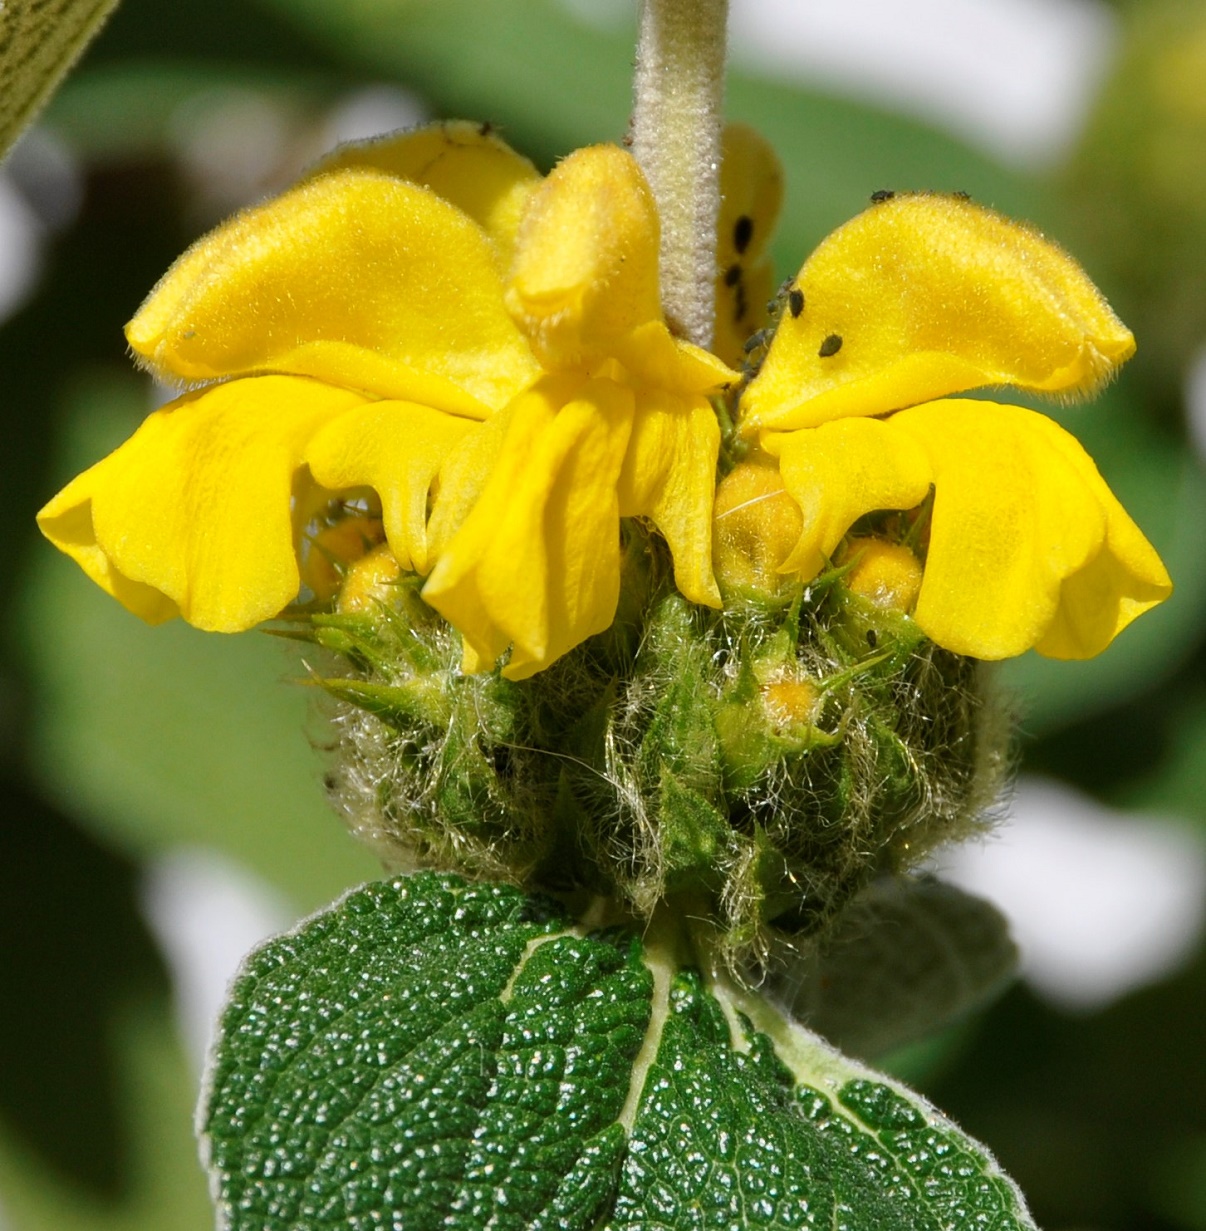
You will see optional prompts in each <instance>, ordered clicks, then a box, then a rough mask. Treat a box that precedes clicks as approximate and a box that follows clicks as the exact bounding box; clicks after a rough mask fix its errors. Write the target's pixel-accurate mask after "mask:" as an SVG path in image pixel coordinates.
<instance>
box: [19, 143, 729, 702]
mask: <svg viewBox="0 0 1206 1231" xmlns="http://www.w3.org/2000/svg"><path fill="white" fill-rule="evenodd" d="M657 253H658V219H657V213H656V209H655V207H654V203H653V200H652V196H651V194H650V192H649V189H648V186H647V185H646V183H645V181H644V178H643V177H642V175H641V173H640V171H639V170H638V168H637V166H636V164H635V162H634V161H633V159H632V158H631V156H630V155H628V154H626V153H624V152H623V151H621V150H619V149H616V148H614V147H607V146H601V147H595V148H591V149H586V150H580V151H578V152H577V153H576V154H574V155H571V156H570V157H569V158H567V159H566V160H565V161H564V162H563V163H562V164H561V165H560V166H559V167H558V168H557V169H556V170H555V171H554V172H553V173H552V174H551V175H550V176H549V177H548V178H547V179H545V180H543V181H542V180H541V178H540V177H539V176H538V175H537V173H536V171H535V170H534V169H533V168H532V166H531V164H530V163H528V162H527V161H526V160H525V159H523V158H521V157H519V156H518V155H517V154H515V153H514V152H513V151H511V150H510V149H509V148H508V147H507V146H505V145H504V144H503V143H502V142H501V141H499V140H498V139H497V138H496V137H495V136H493V135H492V134H491V133H490V132H489V131H488V130H486V129H485V128H479V127H477V126H475V125H470V124H465V123H455V124H446V125H437V126H433V127H431V128H427V129H422V130H419V131H417V132H413V133H407V134H403V135H401V136H395V137H391V138H386V139H382V140H380V141H377V142H373V143H369V144H367V145H362V146H356V147H348V148H346V149H344V150H341V151H338V152H337V153H336V154H335V155H334V156H332V157H331V158H330V159H328V160H327V161H326V162H325V163H323V164H322V165H320V166H319V167H318V168H317V169H316V171H315V172H314V173H313V174H311V175H310V176H308V177H307V178H306V179H305V180H304V181H302V182H301V183H300V184H298V185H297V186H295V187H294V188H293V189H291V190H290V191H288V192H286V193H285V194H283V195H282V196H280V197H278V198H276V199H275V200H273V201H270V202H269V203H267V204H266V205H262V206H259V207H256V208H253V209H249V210H247V211H246V212H244V213H243V214H240V215H239V216H237V217H236V218H234V219H232V220H231V221H229V222H227V223H226V224H224V225H223V226H221V227H219V228H218V229H217V230H216V231H214V232H213V233H212V234H210V235H208V236H206V237H205V238H203V239H202V240H200V241H199V242H198V243H197V244H195V245H194V246H193V247H192V248H191V249H189V251H188V252H186V253H185V254H184V256H183V257H181V258H180V260H179V261H177V262H176V264H175V265H174V266H173V267H172V268H171V269H170V270H169V271H168V273H167V274H166V275H165V277H164V278H163V279H162V281H161V282H160V283H159V284H158V286H156V287H155V288H154V290H153V291H152V292H151V295H150V297H149V298H148V299H147V301H146V302H145V303H144V304H143V306H142V307H141V309H140V310H139V312H138V314H137V315H136V316H135V317H134V319H133V320H132V321H131V322H130V324H129V326H128V327H127V331H126V335H127V338H128V339H129V342H130V345H131V347H132V348H133V350H134V352H135V354H136V355H137V356H138V357H139V358H140V359H141V360H142V361H143V362H144V363H145V364H146V366H147V367H148V368H150V369H151V370H152V371H153V372H154V373H155V374H156V375H158V376H160V377H161V378H162V379H165V380H168V381H175V382H177V383H182V384H186V385H194V386H196V385H201V386H202V387H201V388H199V389H195V390H194V391H193V392H189V393H186V394H185V395H184V396H182V397H180V398H178V399H177V400H176V401H174V402H172V403H171V404H170V405H168V406H165V407H163V408H162V409H160V410H157V411H156V412H154V413H153V414H152V415H151V416H150V417H149V418H148V419H147V420H146V422H145V423H144V424H143V425H142V427H141V428H139V430H138V431H137V432H136V433H135V435H134V436H133V437H132V438H131V439H130V440H129V441H127V442H126V443H125V444H124V445H123V446H121V447H120V448H119V449H118V450H117V451H116V452H114V453H113V454H111V455H110V456H109V457H108V458H106V459H104V460H103V461H101V462H100V463H98V464H97V465H95V466H93V467H92V468H91V469H90V470H88V471H86V472H85V473H84V474H82V475H80V476H79V477H78V478H77V479H75V480H74V481H73V482H72V483H71V484H69V485H68V486H67V487H66V488H65V489H64V490H63V491H62V492H60V493H59V494H58V495H57V496H56V497H55V498H54V499H53V500H51V501H50V503H49V504H48V505H47V506H46V507H45V508H44V509H43V510H42V512H41V514H40V515H39V524H40V525H41V527H42V530H43V532H44V533H45V534H46V535H47V536H48V537H49V538H50V539H51V540H52V541H53V542H54V543H55V544H56V545H57V546H59V547H60V548H61V549H62V550H64V551H65V552H67V553H68V554H69V555H71V556H72V557H73V558H74V559H75V560H76V561H77V562H78V563H79V564H80V565H81V566H82V567H83V569H84V570H85V572H86V573H87V574H88V575H89V576H90V577H91V578H92V579H93V580H94V581H96V582H97V583H98V584H100V585H101V586H102V587H103V588H104V589H105V590H107V591H108V592H109V593H110V594H112V595H113V596H115V597H116V598H118V599H119V600H120V601H121V602H122V603H123V604H125V606H127V607H128V608H130V609H131V610H132V611H134V612H136V613H137V614H138V615H140V616H142V617H143V618H144V619H147V620H149V621H152V622H156V621H160V620H164V619H168V618H170V617H172V616H174V615H177V614H179V615H183V617H184V618H185V619H186V620H188V621H189V622H190V623H192V624H195V625H197V626H198V627H201V628H206V629H213V630H219V631H236V630H240V629H246V628H249V627H251V626H252V625H254V624H256V623H258V622H259V621H261V620H264V619H267V618H270V617H272V616H275V615H277V614H279V613H280V612H281V611H282V610H283V609H285V608H286V607H287V606H288V605H289V604H290V603H291V602H293V601H294V599H295V598H296V597H297V595H298V591H299V586H300V584H301V573H300V571H299V552H303V550H304V543H303V540H304V534H305V529H306V528H305V526H304V525H302V524H300V518H299V515H298V513H297V510H298V509H312V508H314V507H315V503H316V496H321V495H322V493H323V491H324V490H326V491H329V492H330V493H331V495H332V496H335V495H336V494H337V493H339V492H341V491H345V490H347V489H356V488H361V489H363V488H370V489H372V490H373V491H374V492H375V493H376V496H377V498H378V499H379V501H380V508H381V517H382V521H383V524H384V533H385V537H386V540H387V541H388V544H389V547H390V550H391V551H392V552H393V555H394V556H395V557H396V559H397V561H398V562H399V564H400V565H401V566H402V567H403V568H407V569H413V570H415V571H416V572H419V573H421V574H428V573H430V577H429V579H428V582H427V584H426V587H425V589H424V597H425V598H426V599H427V600H428V601H429V602H430V603H431V604H432V605H433V606H434V607H436V608H437V609H438V610H439V611H441V612H442V613H443V614H444V615H445V616H446V617H447V618H448V619H449V620H450V621H451V622H452V623H453V624H454V625H455V626H456V627H457V628H458V629H460V631H461V632H462V634H463V637H464V640H465V645H466V666H467V667H470V668H474V667H478V666H486V667H489V666H491V665H493V663H494V661H495V660H496V659H497V658H498V657H499V656H500V655H502V654H503V653H504V652H505V651H506V650H507V649H508V647H510V650H511V656H510V660H509V663H508V665H507V666H506V668H505V673H506V674H508V675H510V676H512V677H513V678H522V677H523V676H525V675H529V674H531V673H532V672H534V671H537V670H539V669H540V668H541V667H543V666H546V665H547V664H548V663H550V662H552V661H554V660H555V659H556V658H557V657H558V656H560V655H561V654H564V653H565V652H566V651H567V650H568V649H570V648H571V647H572V646H573V645H575V644H577V643H578V642H580V641H582V640H583V639H584V638H586V637H588V636H590V635H591V634H592V633H595V632H597V631H599V630H601V629H603V628H606V627H607V626H608V625H609V624H610V622H611V620H612V617H613V615H614V611H615V606H616V600H617V592H618V585H619V530H618V519H619V518H621V517H643V518H648V519H649V520H650V521H652V522H653V523H654V524H655V525H656V526H657V527H658V529H659V530H660V531H661V533H662V534H663V535H664V536H665V538H666V540H667V542H668V543H669V546H670V549H671V552H672V554H673V557H674V565H675V576H676V580H677V583H678V585H679V587H680V589H681V590H682V592H683V593H684V594H685V595H686V596H687V597H688V598H690V599H692V600H693V601H695V602H699V603H707V604H712V605H717V604H718V603H719V594H718V592H717V590H716V586H715V582H714V580H713V578H712V568H711V538H710V529H709V520H710V510H711V502H712V497H713V490H714V484H715V464H716V455H717V450H718V447H719V429H718V427H717V424H716V420H715V416H714V414H713V411H712V409H711V406H710V404H709V401H708V398H709V396H711V395H713V394H715V393H717V392H719V391H720V390H721V389H722V388H723V387H724V386H725V385H726V384H727V383H729V382H730V381H731V380H732V379H734V373H732V372H731V371H730V370H729V369H728V368H727V367H726V366H725V365H724V364H723V363H721V362H720V361H719V360H718V359H716V358H714V357H713V356H711V355H708V354H707V353H705V352H703V351H700V350H698V349H697V348H694V347H692V346H689V345H687V344H685V343H682V342H679V341H677V340H676V339H674V338H672V337H671V336H670V334H669V331H668V330H667V328H666V326H665V324H664V322H663V320H662V315H661V308H660V300H659V292H658V281H657ZM359 537H360V541H362V542H363V541H365V540H364V536H363V535H361V536H359ZM332 541H334V540H332ZM327 571H328V572H329V568H328V570H327Z"/></svg>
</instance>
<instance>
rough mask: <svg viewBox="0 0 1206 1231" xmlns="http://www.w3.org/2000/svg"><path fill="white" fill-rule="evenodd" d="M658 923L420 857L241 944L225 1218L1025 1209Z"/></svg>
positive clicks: (971, 1223) (278, 1229) (946, 1135)
mask: <svg viewBox="0 0 1206 1231" xmlns="http://www.w3.org/2000/svg"><path fill="white" fill-rule="evenodd" d="M657 933H658V928H657V927H656V926H655V927H654V928H653V930H652V931H651V932H650V933H649V935H648V938H647V941H646V942H645V943H644V944H643V943H642V942H641V941H640V940H638V939H637V938H636V937H634V936H632V935H629V934H626V933H624V932H623V931H619V930H611V931H607V932H593V933H585V932H584V930H583V929H582V928H581V927H578V926H575V925H573V924H572V922H571V921H570V920H569V919H567V918H566V917H565V916H563V915H561V914H560V913H559V911H558V909H557V908H556V907H555V906H553V905H551V904H549V903H547V902H542V901H540V900H538V899H533V898H529V897H526V896H525V895H523V894H522V893H520V892H519V891H518V890H515V889H510V888H506V887H501V886H489V885H467V884H465V883H464V882H463V881H461V880H459V879H458V878H456V877H451V876H442V875H436V874H433V873H423V874H420V875H417V876H414V877H411V878H404V879H399V880H395V881H391V882H387V883H381V884H376V885H370V886H368V887H366V888H364V889H361V890H358V891H357V892H355V893H353V894H351V895H350V896H349V897H347V898H345V899H344V900H343V901H342V902H340V903H338V904H337V905H336V906H335V907H333V908H331V909H330V910H328V911H326V912H324V913H323V914H321V915H318V916H316V917H315V918H313V919H312V920H310V921H309V922H308V923H306V924H304V925H302V927H301V928H299V929H298V930H297V931H296V932H294V933H292V934H290V935H287V936H284V937H281V938H279V939H277V940H274V941H271V942H270V943H269V944H267V945H265V946H264V947H263V948H262V949H260V950H259V951H258V952H257V953H255V954H254V955H253V956H252V957H251V958H250V959H249V961H248V962H247V964H246V965H245V967H244V969H243V972H242V974H241V975H240V977H239V979H238V980H237V981H236V984H235V986H234V989H233V991H232V995H231V999H230V1002H229V1004H228V1006H227V1009H226V1012H225V1015H224V1018H223V1021H222V1030H221V1037H220V1040H219V1043H218V1046H217V1050H216V1054H215V1059H214V1063H213V1068H212V1071H211V1074H210V1086H209V1090H208V1093H207V1096H206V1101H205V1104H204V1106H203V1108H202V1129H203V1132H204V1148H205V1151H206V1153H207V1156H208V1161H209V1163H210V1166H211V1170H212V1173H213V1182H214V1187H215V1194H216V1196H217V1198H218V1202H219V1209H220V1217H221V1220H222V1223H223V1225H225V1226H229V1227H231V1228H235V1229H237V1231H253V1229H254V1231H266V1229H271V1231H285V1229H286V1228H291V1229H297V1231H300V1229H301V1228H321V1227H332V1228H333V1227H349V1228H368V1227H386V1226H390V1227H402V1226H405V1227H406V1228H408V1229H409V1228H437V1227H439V1228H463V1229H464V1231H470V1229H474V1231H476V1229H478V1228H487V1227H490V1228H514V1229H515V1231H520V1229H521V1228H528V1227H533V1228H543V1229H548V1231H575V1229H577V1228H581V1229H582V1231H588V1229H590V1228H594V1227H596V1226H598V1227H607V1228H611V1229H614V1231H621V1229H623V1231H637V1229H638V1228H640V1229H642V1231H644V1229H652V1228H660V1229H663V1231H669V1229H670V1228H675V1229H677V1228H683V1229H684V1231H685V1229H686V1228H710V1227H715V1228H733V1227H743V1228H767V1229H771V1228H790V1227H819V1228H826V1229H828V1228H830V1227H845V1228H849V1229H850V1231H857V1229H860V1228H865V1229H866V1231H886V1229H888V1228H892V1229H895V1228H916V1229H918V1231H920V1229H923V1228H924V1229H926V1231H931V1229H933V1231H938V1229H939V1228H952V1229H953V1228H959V1229H962V1228H969V1227H984V1228H990V1227H991V1228H993V1229H994V1231H1008V1229H1010V1228H1025V1227H1030V1226H1031V1224H1030V1222H1029V1219H1028V1217H1027V1215H1026V1213H1025V1210H1024V1206H1023V1205H1022V1202H1021V1198H1020V1196H1019V1195H1018V1193H1017V1190H1016V1189H1015V1188H1014V1186H1013V1185H1012V1183H1011V1182H1010V1181H1009V1180H1008V1179H1007V1178H1006V1177H1005V1176H1003V1175H1002V1174H1001V1173H1000V1171H999V1170H998V1169H997V1168H996V1165H995V1163H994V1162H993V1161H992V1160H991V1158H990V1157H989V1156H988V1155H987V1154H986V1153H985V1152H984V1150H983V1149H982V1147H980V1146H977V1145H976V1144H975V1143H974V1142H972V1141H970V1140H969V1139H968V1138H966V1137H965V1136H964V1135H963V1134H962V1133H960V1132H959V1130H958V1129H957V1128H955V1127H954V1125H952V1124H950V1123H949V1121H947V1120H945V1119H944V1118H943V1117H942V1116H940V1115H939V1114H938V1113H937V1112H935V1111H934V1110H933V1109H932V1108H930V1107H928V1106H927V1105H926V1104H925V1103H924V1102H922V1101H921V1100H920V1099H918V1098H917V1097H916V1096H915V1095H910V1094H909V1092H908V1091H906V1090H904V1089H903V1088H902V1087H900V1086H898V1085H896V1084H895V1083H892V1082H889V1081H888V1080H887V1079H885V1078H881V1077H879V1076H878V1075H876V1074H873V1073H871V1072H869V1071H868V1070H866V1069H863V1068H861V1067H860V1066H858V1065H856V1064H855V1063H854V1062H852V1061H849V1060H846V1059H845V1058H844V1057H842V1056H840V1055H839V1054H838V1053H836V1052H834V1051H833V1050H832V1049H831V1048H829V1047H828V1046H827V1045H826V1044H824V1043H823V1042H822V1041H821V1040H820V1039H818V1038H816V1036H813V1035H810V1034H808V1033H807V1032H805V1031H802V1030H800V1029H799V1028H798V1027H793V1026H790V1025H789V1024H788V1023H787V1022H786V1021H785V1020H784V1019H783V1018H781V1017H780V1016H778V1014H777V1013H776V1012H775V1011H774V1010H772V1009H770V1008H769V1006H767V1005H766V1004H764V1003H763V1002H761V1001H759V1000H757V999H756V998H753V997H751V996H750V995H749V994H748V993H745V992H743V991H741V990H740V989H736V988H733V987H730V986H729V985H728V984H727V983H724V982H723V981H721V982H719V983H717V984H716V985H714V986H705V984H704V982H703V980H702V979H701V977H700V976H699V975H698V974H696V973H694V972H693V971H691V970H677V969H676V968H675V963H674V962H673V960H672V959H671V957H670V949H669V948H668V947H667V946H665V945H664V944H663V943H662V942H661V941H660V940H659V938H658V935H657ZM746 1014H750V1015H752V1016H753V1017H756V1018H757V1020H758V1025H759V1026H760V1027H762V1031H761V1032H760V1031H759V1030H758V1029H756V1028H755V1026H754V1025H753V1024H752V1022H751V1017H750V1016H746ZM767 1031H769V1032H770V1033H769V1034H768V1033H766V1032H767ZM771 1035H773V1036H774V1041H773V1042H772V1037H771Z"/></svg>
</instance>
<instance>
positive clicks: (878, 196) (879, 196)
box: [871, 188, 896, 205]
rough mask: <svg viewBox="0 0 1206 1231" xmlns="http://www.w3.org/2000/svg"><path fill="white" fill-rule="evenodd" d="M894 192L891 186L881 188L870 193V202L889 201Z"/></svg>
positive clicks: (878, 203)
mask: <svg viewBox="0 0 1206 1231" xmlns="http://www.w3.org/2000/svg"><path fill="white" fill-rule="evenodd" d="M895 195H896V193H894V192H893V191H892V189H891V188H881V189H880V190H879V191H878V192H873V193H872V194H871V204H872V205H880V204H881V203H882V202H884V201H890V200H891V199H892V198H893V197H894V196H895Z"/></svg>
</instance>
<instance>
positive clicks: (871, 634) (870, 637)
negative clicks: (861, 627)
mask: <svg viewBox="0 0 1206 1231" xmlns="http://www.w3.org/2000/svg"><path fill="white" fill-rule="evenodd" d="M867 644H868V645H869V646H870V647H871V648H872V649H875V647H876V646H877V645H878V644H879V638H878V637H877V636H876V635H875V629H873V628H869V629H867Z"/></svg>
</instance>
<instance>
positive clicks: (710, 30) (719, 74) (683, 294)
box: [632, 0, 729, 347]
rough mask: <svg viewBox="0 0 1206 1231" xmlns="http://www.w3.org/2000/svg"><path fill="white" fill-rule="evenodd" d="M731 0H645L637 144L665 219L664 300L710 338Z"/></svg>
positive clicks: (699, 335)
mask: <svg viewBox="0 0 1206 1231" xmlns="http://www.w3.org/2000/svg"><path fill="white" fill-rule="evenodd" d="M728 7H729V5H728V0H642V3H641V24H640V35H639V38H638V42H637V64H636V79H635V94H636V97H635V101H634V106H633V116H632V152H633V153H634V154H635V155H636V158H637V161H638V162H639V163H640V164H641V169H642V170H643V171H644V172H645V176H646V178H647V179H648V180H649V184H650V187H651V188H652V189H653V194H654V196H655V197H656V198H657V204H658V209H659V211H660V213H661V220H662V249H661V282H662V308H663V310H664V312H665V314H666V320H667V322H668V323H669V325H670V328H671V329H672V330H673V331H674V332H675V333H676V334H678V335H679V336H680V337H683V338H686V339H687V341H689V342H694V343H695V345H697V346H704V347H706V346H710V345H711V342H712V330H713V318H714V314H715V290H714V287H715V278H716V216H717V213H718V212H719V210H720V131H721V113H722V104H723V99H724V59H725V23H726V20H727V17H728Z"/></svg>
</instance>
